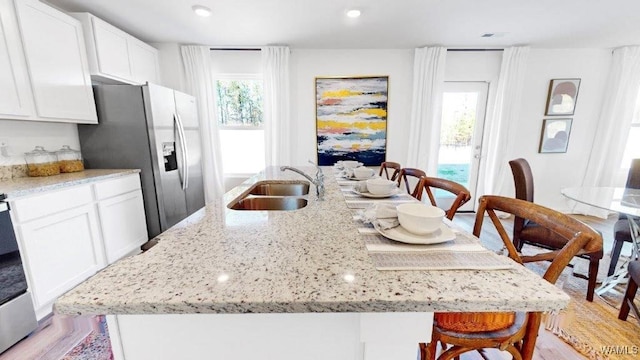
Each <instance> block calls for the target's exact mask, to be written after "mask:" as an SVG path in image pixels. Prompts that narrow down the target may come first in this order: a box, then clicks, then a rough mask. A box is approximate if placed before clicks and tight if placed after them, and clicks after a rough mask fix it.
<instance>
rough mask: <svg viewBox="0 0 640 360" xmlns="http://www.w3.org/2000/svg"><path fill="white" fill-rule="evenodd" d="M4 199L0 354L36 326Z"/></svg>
mask: <svg viewBox="0 0 640 360" xmlns="http://www.w3.org/2000/svg"><path fill="white" fill-rule="evenodd" d="M5 199H6V196H5V195H4V194H0V353H2V352H3V351H5V350H6V349H8V348H9V347H10V346H12V345H13V344H15V343H16V342H18V341H20V340H21V339H22V338H24V337H25V336H27V335H28V334H29V333H30V332H31V331H33V330H34V329H35V328H36V327H37V325H38V323H37V321H36V315H35V312H34V310H33V303H32V300H31V294H30V293H29V291H28V287H27V279H26V277H25V273H24V268H23V267H22V260H21V258H20V251H19V249H18V242H17V240H16V235H15V233H14V232H13V224H12V223H11V217H10V215H9V204H8V203H7V202H6V201H5Z"/></svg>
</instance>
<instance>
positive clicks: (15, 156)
mask: <svg viewBox="0 0 640 360" xmlns="http://www.w3.org/2000/svg"><path fill="white" fill-rule="evenodd" d="M0 141H6V142H7V144H8V145H9V153H10V155H12V156H11V158H10V159H6V158H2V157H0V165H10V164H20V163H22V164H24V153H25V152H28V151H31V150H33V149H34V147H36V146H38V145H39V146H44V148H45V149H46V150H49V151H53V150H58V149H60V148H61V147H62V145H69V146H71V148H72V149H76V150H78V149H80V141H79V140H78V128H77V126H76V125H75V124H63V123H48V122H37V121H18V120H2V119H0Z"/></svg>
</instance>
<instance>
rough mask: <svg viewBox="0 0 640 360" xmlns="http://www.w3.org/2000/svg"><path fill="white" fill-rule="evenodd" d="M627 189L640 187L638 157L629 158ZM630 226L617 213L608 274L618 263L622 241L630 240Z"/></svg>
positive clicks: (639, 161) (639, 160) (626, 220)
mask: <svg viewBox="0 0 640 360" xmlns="http://www.w3.org/2000/svg"><path fill="white" fill-rule="evenodd" d="M625 187H626V188H629V189H640V159H633V160H631V167H630V168H629V173H628V175H627V183H626V185H625ZM632 240H633V238H632V237H631V228H630V227H629V219H627V216H626V215H624V214H620V215H618V221H616V223H615V224H614V225H613V248H612V250H611V262H610V263H609V271H608V272H607V275H608V276H611V275H613V273H614V272H615V271H616V266H617V265H618V259H619V258H620V251H622V245H623V244H624V242H625V241H626V242H631V241H632Z"/></svg>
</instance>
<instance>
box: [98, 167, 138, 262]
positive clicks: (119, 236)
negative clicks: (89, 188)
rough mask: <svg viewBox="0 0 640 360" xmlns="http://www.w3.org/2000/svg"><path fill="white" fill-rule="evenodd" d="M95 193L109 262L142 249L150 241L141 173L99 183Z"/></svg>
mask: <svg viewBox="0 0 640 360" xmlns="http://www.w3.org/2000/svg"><path fill="white" fill-rule="evenodd" d="M95 196H96V198H97V199H98V213H99V218H100V228H101V231H102V241H103V243H104V250H105V254H106V257H107V262H108V263H109V264H111V263H113V262H115V261H117V260H119V259H121V258H122V257H124V256H126V255H128V254H130V253H132V252H139V250H140V246H141V245H142V244H144V243H145V242H146V241H147V240H148V235H147V223H146V218H145V214H144V205H143V200H142V190H141V189H140V178H139V176H138V175H137V174H136V175H130V176H126V177H123V178H121V179H118V180H111V181H107V182H103V183H99V184H96V185H95Z"/></svg>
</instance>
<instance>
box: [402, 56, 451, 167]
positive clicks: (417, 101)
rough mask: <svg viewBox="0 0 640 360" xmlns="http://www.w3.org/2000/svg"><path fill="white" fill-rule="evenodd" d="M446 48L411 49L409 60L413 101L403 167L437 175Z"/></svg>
mask: <svg viewBox="0 0 640 360" xmlns="http://www.w3.org/2000/svg"><path fill="white" fill-rule="evenodd" d="M446 55H447V49H446V48H444V47H425V48H419V49H416V50H415V55H414V60H413V100H412V106H411V124H410V129H411V130H410V133H409V152H408V154H407V167H412V168H418V169H421V170H424V171H425V172H426V173H427V174H428V175H431V176H435V175H436V174H437V173H438V151H439V149H440V122H441V119H440V118H441V115H442V87H443V85H444V68H445V63H446Z"/></svg>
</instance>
